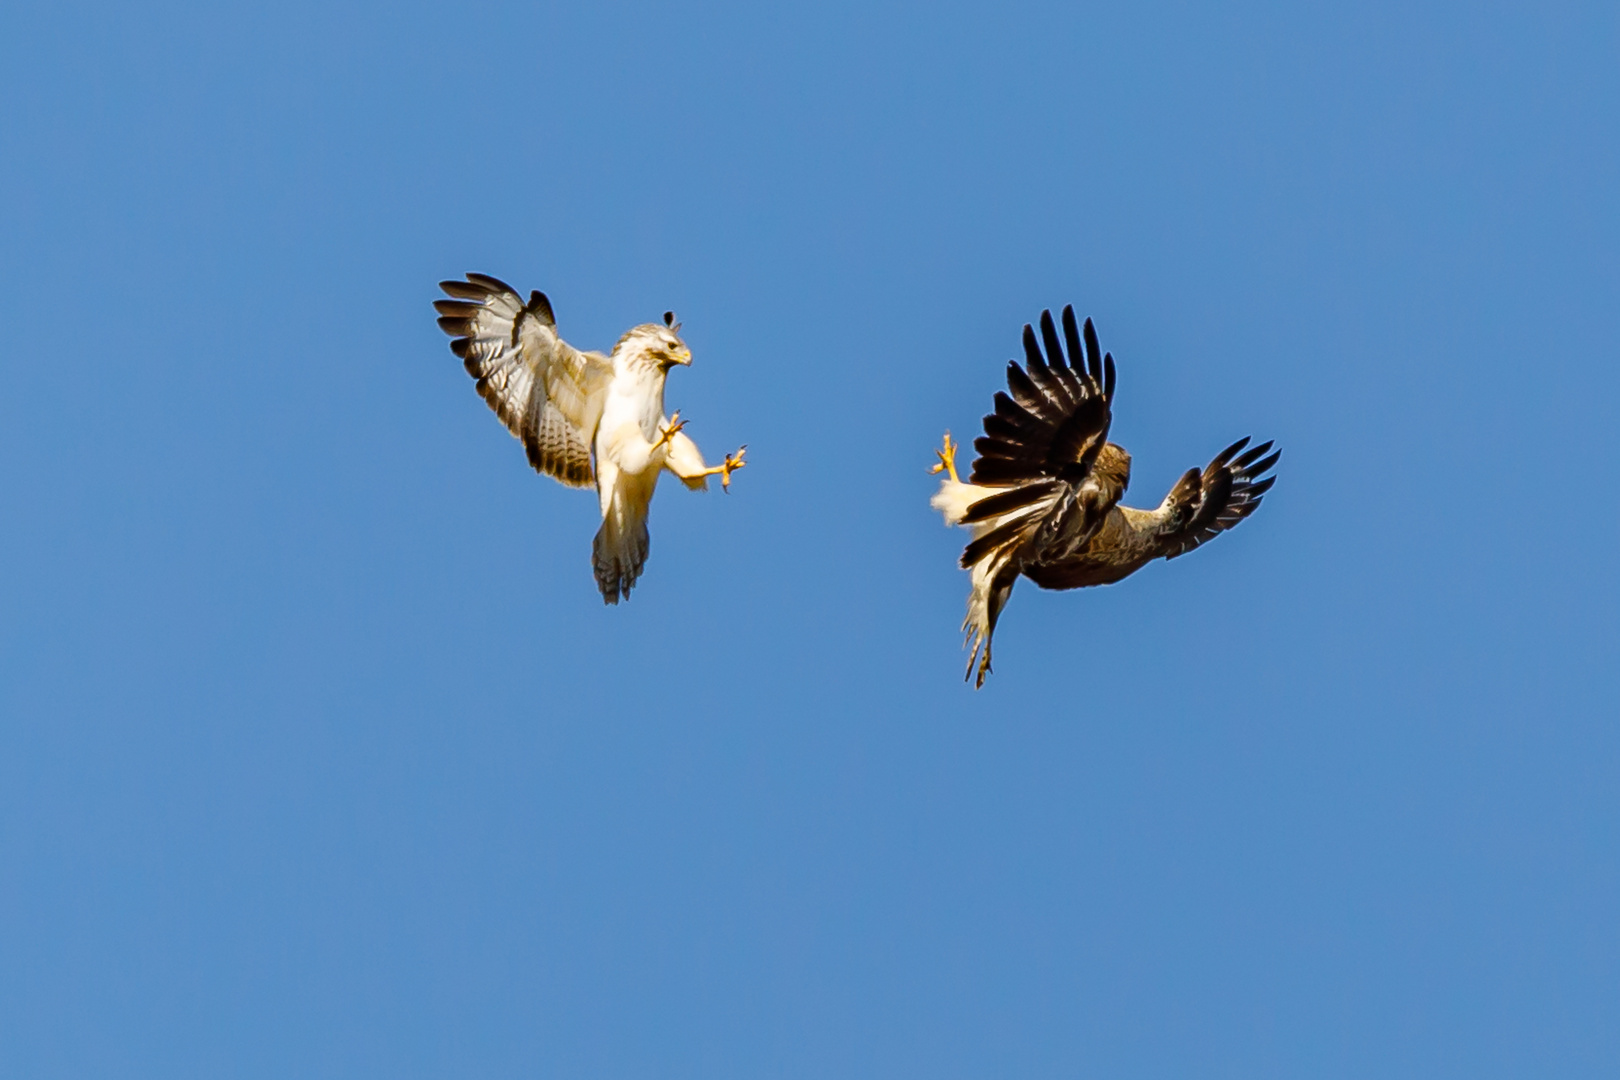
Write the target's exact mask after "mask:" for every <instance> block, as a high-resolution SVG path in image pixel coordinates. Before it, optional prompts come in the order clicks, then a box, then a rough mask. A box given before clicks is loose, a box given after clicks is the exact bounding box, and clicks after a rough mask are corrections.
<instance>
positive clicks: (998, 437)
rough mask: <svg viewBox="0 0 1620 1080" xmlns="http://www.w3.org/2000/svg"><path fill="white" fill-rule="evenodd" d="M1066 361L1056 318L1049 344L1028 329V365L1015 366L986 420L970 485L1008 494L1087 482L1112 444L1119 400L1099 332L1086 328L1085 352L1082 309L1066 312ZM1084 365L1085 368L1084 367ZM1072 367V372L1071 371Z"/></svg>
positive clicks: (1047, 323)
mask: <svg viewBox="0 0 1620 1080" xmlns="http://www.w3.org/2000/svg"><path fill="white" fill-rule="evenodd" d="M1063 335H1064V337H1065V338H1067V339H1068V347H1069V356H1068V359H1067V360H1065V359H1064V355H1063V343H1062V342H1060V341H1059V340H1058V335H1057V327H1056V326H1054V325H1053V324H1052V313H1051V312H1050V311H1043V312H1041V337H1042V338H1043V339H1044V342H1045V345H1046V355H1045V356H1044V357H1043V356H1042V355H1041V343H1040V342H1037V341H1036V339H1035V330H1034V328H1033V327H1030V326H1027V325H1026V326H1025V327H1024V359H1025V362H1026V364H1027V365H1028V370H1027V371H1026V370H1025V369H1024V368H1021V367H1019V366H1018V362H1017V361H1016V360H1013V361H1009V362H1008V364H1007V389H1008V390H1010V391H1011V392H1012V394H1011V396H1008V394H1006V393H1004V392H1001V391H997V392H996V398H995V402H996V411H995V412H993V413H990V414H989V415H987V416H986V417H985V418H984V434H983V435H981V436H980V437H979V438H977V439H975V440H974V441H973V448H974V449H975V450H977V451H978V452H979V456H978V457H977V458H975V459H974V462H973V474H972V476H970V477H969V478H968V483H970V484H980V485H983V486H986V487H1004V486H1011V485H1016V484H1024V483H1029V482H1031V481H1041V480H1066V481H1068V482H1070V483H1078V482H1079V481H1081V480H1084V479H1085V477H1086V475H1087V474H1088V473H1089V472H1090V471H1091V466H1092V463H1093V462H1094V461H1096V459H1097V452H1098V451H1099V450H1101V449H1102V446H1103V443H1104V442H1106V441H1107V439H1108V424H1109V420H1110V412H1109V407H1110V405H1111V404H1112V402H1113V398H1114V358H1113V356H1112V355H1108V356H1104V355H1101V352H1102V350H1101V349H1100V348H1099V347H1098V345H1097V331H1096V330H1095V329H1094V328H1093V327H1092V325H1091V320H1090V319H1087V320H1086V327H1085V346H1086V347H1085V349H1084V351H1082V348H1081V343H1080V332H1079V330H1078V328H1077V327H1076V326H1075V321H1074V308H1073V307H1066V308H1064V309H1063ZM1082 364H1084V366H1082ZM1071 365H1072V366H1071Z"/></svg>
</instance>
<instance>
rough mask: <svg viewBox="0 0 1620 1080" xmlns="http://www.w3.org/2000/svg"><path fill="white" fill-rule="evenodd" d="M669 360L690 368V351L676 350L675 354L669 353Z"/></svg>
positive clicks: (685, 349)
mask: <svg viewBox="0 0 1620 1080" xmlns="http://www.w3.org/2000/svg"><path fill="white" fill-rule="evenodd" d="M669 358H670V360H672V361H673V362H675V363H677V364H686V365H688V366H690V365H691V363H692V350H691V349H687V348H681V349H678V350H676V351H675V352H672V353H670V354H669Z"/></svg>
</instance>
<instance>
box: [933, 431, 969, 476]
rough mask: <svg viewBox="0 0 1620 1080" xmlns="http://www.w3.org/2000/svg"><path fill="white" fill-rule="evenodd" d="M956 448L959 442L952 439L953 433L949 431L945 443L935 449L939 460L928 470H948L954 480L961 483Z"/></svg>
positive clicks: (937, 471)
mask: <svg viewBox="0 0 1620 1080" xmlns="http://www.w3.org/2000/svg"><path fill="white" fill-rule="evenodd" d="M956 450H957V444H956V443H954V442H952V441H951V433H950V432H948V431H947V432H946V433H945V445H944V446H943V447H942V448H941V449H938V450H935V451H934V456H935V457H937V458H939V461H938V463H936V464H935V465H934V467H933V468H931V469H929V470H928V471H929V472H931V473H940V472H948V473H950V474H951V479H952V480H955V481H956V482H957V483H961V479H962V478H961V477H959V476H957V475H956Z"/></svg>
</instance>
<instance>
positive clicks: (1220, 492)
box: [1163, 436, 1282, 559]
mask: <svg viewBox="0 0 1620 1080" xmlns="http://www.w3.org/2000/svg"><path fill="white" fill-rule="evenodd" d="M1248 445H1249V439H1248V437H1247V436H1245V437H1243V438H1241V439H1239V440H1238V441H1237V442H1235V443H1233V444H1232V445H1231V446H1228V447H1227V448H1226V449H1225V450H1222V451H1221V452H1220V453H1219V454H1216V455H1215V458H1214V460H1212V461H1211V462H1210V463H1209V464H1208V465H1206V466H1204V471H1203V472H1202V473H1199V472H1198V471H1197V470H1196V469H1193V470H1189V471H1188V473H1187V475H1186V476H1184V477H1182V478H1181V480H1180V481H1178V482H1177V484H1176V486H1175V488H1174V489H1172V491H1171V493H1170V498H1171V501H1172V502H1174V503H1177V504H1179V509H1180V510H1181V512H1182V514H1183V515H1184V516H1183V517H1182V520H1183V521H1184V522H1185V523H1184V524H1183V525H1181V526H1180V527H1178V528H1176V529H1175V530H1173V531H1172V532H1170V533H1168V534H1167V535H1166V536H1165V538H1164V541H1163V553H1164V557H1165V558H1167V559H1174V558H1175V557H1176V556H1178V555H1185V554H1187V552H1189V551H1191V550H1193V548H1196V547H1198V546H1199V545H1200V544H1204V543H1207V542H1208V541H1210V540H1213V539H1214V538H1215V537H1216V536H1218V535H1219V534H1221V533H1223V532H1225V531H1226V530H1227V529H1230V528H1232V527H1233V526H1235V525H1236V524H1237V523H1238V522H1240V521H1242V520H1243V519H1244V518H1246V517H1248V516H1249V515H1250V514H1252V513H1254V512H1255V511H1256V510H1258V509H1259V508H1260V500H1261V497H1262V496H1264V495H1265V493H1266V492H1268V491H1270V490H1271V485H1272V484H1274V483H1276V482H1277V478H1276V477H1275V476H1267V475H1266V474H1267V473H1269V472H1270V471H1271V469H1272V467H1273V466H1275V465H1276V464H1277V462H1278V461H1279V460H1281V458H1282V451H1281V450H1276V451H1272V452H1271V453H1267V451H1270V450H1271V447H1272V443H1271V442H1263V443H1261V444H1260V445H1259V446H1255V447H1251V448H1250V449H1248V450H1246V451H1245V450H1244V449H1243V448H1244V447H1245V446H1248ZM1240 451H1241V453H1240Z"/></svg>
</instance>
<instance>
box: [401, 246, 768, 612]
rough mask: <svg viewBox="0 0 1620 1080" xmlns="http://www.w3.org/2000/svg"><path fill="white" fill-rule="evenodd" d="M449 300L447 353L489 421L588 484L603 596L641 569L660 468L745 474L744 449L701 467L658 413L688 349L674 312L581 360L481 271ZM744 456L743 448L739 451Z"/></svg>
mask: <svg viewBox="0 0 1620 1080" xmlns="http://www.w3.org/2000/svg"><path fill="white" fill-rule="evenodd" d="M439 287H440V288H441V289H443V290H444V291H445V292H446V293H448V294H449V295H450V296H451V297H452V298H453V299H450V300H436V301H434V303H433V306H434V307H435V308H436V309H437V310H438V312H439V326H440V327H441V328H442V329H443V330H444V332H445V333H447V334H449V335H450V336H451V337H453V338H454V339H455V340H454V341H452V342H451V343H450V350H451V351H452V352H454V353H455V354H456V355H457V356H459V357H461V359H462V360H463V361H465V362H466V365H467V372H468V374H470V375H471V376H472V377H473V378H475V379H477V380H478V392H479V394H481V395H483V398H484V400H485V401H486V402H488V403H489V407H490V408H491V409H494V410H495V415H497V416H499V417H500V418H501V422H502V423H504V424H505V425H506V427H507V430H508V431H510V432H511V433H512V434H513V435H515V436H517V437H518V438H519V439H521V440H522V441H523V446H524V448H525V449H526V450H528V452H529V464H530V465H533V466H534V467H535V469H537V470H538V471H540V472H543V473H545V474H546V475H548V476H553V477H555V478H557V479H558V480H561V481H562V482H563V483H564V484H567V485H569V486H570V487H586V486H589V485H590V484H593V483H594V484H595V485H596V494H597V497H598V499H599V500H600V502H601V506H602V527H601V529H599V530H598V531H597V533H596V541H595V543H594V544H593V545H592V547H591V563H592V565H593V567H594V568H595V571H596V584H597V587H598V588H600V589H601V590H602V599H603V600H605V601H606V602H607V603H609V604H617V603H618V602H619V600H620V599H621V598H625V599H628V598H629V596H630V590H631V588H632V587H633V586H634V585H635V583H636V579H637V578H638V577H640V576H641V568H642V566H643V565H644V564H645V563H646V561H647V549H648V546H649V543H650V541H649V539H648V536H647V507H648V504H649V503H651V502H652V497H653V489H654V488H655V487H656V486H657V484H658V476H659V474H660V473H661V472H662V471H663V470H664V469H668V470H669V471H670V472H672V473H674V474H675V475H676V476H678V477H680V479H681V482H682V483H684V484H685V485H686V486H687V487H689V488H692V489H694V490H701V489H705V488H707V487H708V486H709V483H708V481H707V480H706V479H704V478H705V477H708V476H713V475H715V474H716V473H718V474H719V475H720V483H721V486H722V487H725V488H728V489H729V488H730V486H731V473H732V471H733V470H735V469H740V468H742V467H743V451H742V450H738V451H737V453H736V454H728V455H727V456H726V459H725V460H724V461H723V462H721V463H720V464H719V465H705V464H704V463H703V455H702V454H700V453H699V452H698V448H697V444H696V443H694V442H693V441H692V440H691V439H690V438H688V437H687V436H686V434H685V432H683V431H682V430H681V428H683V427H684V426H685V422H684V421H683V420H681V419H680V415H681V414H680V412H679V411H678V410H677V411H676V413H675V415H674V416H672V417H666V416H665V415H664V377H665V376H666V375H668V374H669V369H670V368H672V367H674V366H675V365H676V364H690V363H691V362H692V352H691V350H690V349H688V348H687V347H686V344H685V343H684V342H683V341H682V340H681V338H680V329H681V326H680V324H679V323H677V322H676V321H675V316H674V313H673V312H668V311H666V312H665V313H664V324H663V325H662V326H659V325H658V324H656V323H647V324H644V325H642V326H637V327H635V328H634V329H632V330H630V331H629V332H628V333H626V334H625V335H624V336H623V337H621V338H620V339H619V343H618V344H617V345H615V346H614V347H613V353H612V355H610V356H604V355H602V354H601V353H599V352H580V351H579V350H578V349H575V348H574V347H573V346H571V345H569V344H568V343H567V342H566V341H564V340H563V339H562V338H560V337H558V336H557V322H556V319H555V318H553V316H552V314H551V302H550V301H549V300H547V299H546V297H545V294H544V293H540V292H531V293H530V294H529V302H528V303H527V304H525V303H524V302H523V299H522V298H521V297H520V296H519V295H518V294H517V291H516V290H515V289H513V288H512V287H511V286H510V285H507V284H506V283H505V282H503V281H498V280H496V279H495V278H492V277H489V276H487V275H485V274H468V275H467V280H466V281H442V282H440V283H439ZM744 449H746V448H744Z"/></svg>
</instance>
